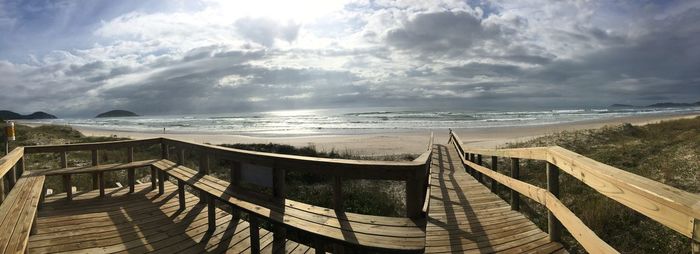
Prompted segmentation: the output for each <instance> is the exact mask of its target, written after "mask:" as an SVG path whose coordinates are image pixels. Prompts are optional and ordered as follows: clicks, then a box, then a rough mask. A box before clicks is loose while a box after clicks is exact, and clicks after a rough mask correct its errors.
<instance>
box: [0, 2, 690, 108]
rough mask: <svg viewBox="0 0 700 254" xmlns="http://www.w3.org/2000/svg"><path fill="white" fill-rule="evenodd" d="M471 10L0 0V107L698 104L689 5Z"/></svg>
mask: <svg viewBox="0 0 700 254" xmlns="http://www.w3.org/2000/svg"><path fill="white" fill-rule="evenodd" d="M139 2H140V1H139ZM481 2H482V1H467V2H464V1H367V2H363V1H355V2H352V3H348V4H344V5H343V4H340V5H339V4H337V3H333V4H329V6H327V7H323V8H319V9H313V10H311V9H309V12H308V13H303V12H304V10H305V8H301V7H298V6H297V7H294V10H295V11H296V12H297V13H293V15H292V14H285V13H283V12H280V11H274V12H270V13H266V12H265V10H264V9H260V8H254V9H255V10H254V12H249V11H247V10H248V9H250V8H252V7H251V6H260V4H258V5H251V6H247V5H246V4H241V5H240V6H239V5H237V4H233V5H231V4H227V3H226V2H216V1H214V2H212V1H187V3H180V4H178V3H177V1H162V2H160V1H153V2H152V3H151V4H133V5H129V4H121V3H115V2H112V1H94V2H91V4H90V5H89V6H86V7H85V8H84V9H81V8H76V7H74V5H75V4H73V3H72V2H55V3H56V4H55V5H47V6H44V5H42V4H40V3H39V2H26V3H24V4H21V5H14V4H8V3H7V2H2V3H0V30H2V32H3V35H7V36H3V37H2V38H0V76H2V77H3V78H2V79H1V80H0V89H2V90H3V91H11V92H10V93H2V94H0V108H3V109H4V108H8V109H14V110H18V111H22V112H30V111H35V110H44V111H51V110H55V111H57V112H52V113H57V114H59V115H61V116H92V115H94V114H95V113H97V112H98V111H104V110H108V109H112V108H117V107H119V108H128V109H131V110H134V111H137V112H139V113H143V114H159V113H173V114H175V113H214V112H231V111H251V110H275V109H292V108H318V107H325V108H328V107H369V106H426V107H431V108H435V107H444V108H465V107H469V108H473V107H477V106H480V107H498V108H512V107H518V108H524V107H536V106H540V105H548V106H555V107H563V106H575V107H577V106H579V105H592V106H596V105H598V106H599V105H603V106H604V105H608V104H611V103H616V102H618V100H621V98H624V100H625V102H626V103H639V104H644V103H648V102H656V100H677V101H697V100H698V99H697V98H696V97H697V96H698V94H700V90H699V89H700V83H699V82H700V71H699V70H698V66H700V46H699V45H700V28H698V26H696V25H695V24H698V23H700V14H698V13H700V12H699V11H698V9H697V5H692V4H676V3H670V4H667V5H655V4H650V5H649V6H647V7H644V8H642V7H639V6H636V5H631V4H625V3H622V2H620V3H617V2H615V3H607V2H599V3H595V4H580V3H578V2H569V1H565V2H564V1H563V2H551V1H544V2H542V1H540V0H525V1H498V0H495V1H488V2H485V3H481ZM263 5H264V4H263ZM288 5H290V8H292V7H293V6H291V5H292V4H288ZM72 6H73V7H72ZM339 6H344V7H339ZM78 13H80V14H81V15H77V14H78ZM78 16H80V18H78ZM5 21H8V22H5ZM10 21H11V22H10ZM3 22H5V23H4V24H6V25H3ZM3 29H4V30H3ZM68 35H70V36H68ZM47 91H50V92H47ZM76 96H79V97H80V98H81V99H80V100H76V99H75V98H76Z"/></svg>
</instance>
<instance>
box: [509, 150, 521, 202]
mask: <svg viewBox="0 0 700 254" xmlns="http://www.w3.org/2000/svg"><path fill="white" fill-rule="evenodd" d="M510 177H512V178H514V179H519V178H520V159H518V158H511V159H510ZM519 195H520V194H519V193H518V192H517V191H515V190H513V189H511V190H510V209H511V210H514V211H520V196H519Z"/></svg>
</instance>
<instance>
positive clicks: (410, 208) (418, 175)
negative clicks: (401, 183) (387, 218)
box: [406, 168, 423, 218]
mask: <svg viewBox="0 0 700 254" xmlns="http://www.w3.org/2000/svg"><path fill="white" fill-rule="evenodd" d="M422 178H423V171H422V170H421V169H420V168H419V169H416V170H414V171H413V175H412V176H411V177H410V178H409V179H408V180H407V181H406V217H408V218H416V217H418V216H420V213H421V212H422V209H423V203H422V202H420V201H421V200H422V199H423V198H422V197H421V193H423V190H422V188H421V186H423V181H422Z"/></svg>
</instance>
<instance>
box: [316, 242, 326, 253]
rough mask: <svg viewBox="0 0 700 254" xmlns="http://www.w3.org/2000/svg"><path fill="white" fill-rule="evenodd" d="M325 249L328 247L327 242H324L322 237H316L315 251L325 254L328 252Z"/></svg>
mask: <svg viewBox="0 0 700 254" xmlns="http://www.w3.org/2000/svg"><path fill="white" fill-rule="evenodd" d="M325 249H326V247H325V244H323V240H321V239H320V238H316V240H314V250H315V252H314V253H316V254H325V253H326V250H325Z"/></svg>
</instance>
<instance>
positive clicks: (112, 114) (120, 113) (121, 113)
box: [95, 109, 139, 118]
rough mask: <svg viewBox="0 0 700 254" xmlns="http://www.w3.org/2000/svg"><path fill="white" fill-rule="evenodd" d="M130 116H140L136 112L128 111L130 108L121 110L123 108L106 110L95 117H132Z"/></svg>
mask: <svg viewBox="0 0 700 254" xmlns="http://www.w3.org/2000/svg"><path fill="white" fill-rule="evenodd" d="M130 116H139V115H137V114H136V113H134V112H131V111H128V110H121V109H116V110H110V111H107V112H104V113H102V114H99V115H97V116H95V118H102V117H130Z"/></svg>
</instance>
